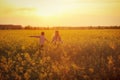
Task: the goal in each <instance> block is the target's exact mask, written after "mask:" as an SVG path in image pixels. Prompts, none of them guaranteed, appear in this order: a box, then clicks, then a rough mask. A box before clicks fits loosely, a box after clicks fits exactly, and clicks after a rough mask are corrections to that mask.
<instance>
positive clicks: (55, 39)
mask: <svg viewBox="0 0 120 80" xmlns="http://www.w3.org/2000/svg"><path fill="white" fill-rule="evenodd" d="M52 43H53V44H60V43H63V41H62V39H61V36H60V34H59V31H55V34H54V36H53V38H52Z"/></svg>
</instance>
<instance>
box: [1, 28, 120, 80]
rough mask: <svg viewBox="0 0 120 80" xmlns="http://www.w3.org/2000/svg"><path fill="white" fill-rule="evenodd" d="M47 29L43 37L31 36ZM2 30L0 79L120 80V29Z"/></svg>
mask: <svg viewBox="0 0 120 80" xmlns="http://www.w3.org/2000/svg"><path fill="white" fill-rule="evenodd" d="M41 31H44V32H45V36H46V38H47V39H48V40H49V42H46V43H45V45H44V47H43V49H40V46H39V44H40V43H39V39H38V38H31V37H29V36H34V35H40V33H41ZM59 32H60V35H61V37H62V40H63V43H62V44H59V45H54V44H52V43H50V42H51V39H52V36H53V33H54V30H0V80H120V30H117V29H116V30H115V29H91V30H59Z"/></svg>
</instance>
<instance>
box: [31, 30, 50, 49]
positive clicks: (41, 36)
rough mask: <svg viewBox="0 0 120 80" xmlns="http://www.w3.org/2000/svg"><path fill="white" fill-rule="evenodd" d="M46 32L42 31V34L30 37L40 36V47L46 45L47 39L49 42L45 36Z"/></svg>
mask: <svg viewBox="0 0 120 80" xmlns="http://www.w3.org/2000/svg"><path fill="white" fill-rule="evenodd" d="M44 35H45V33H44V32H41V35H40V36H30V37H35V38H40V47H41V48H42V47H43V46H44V43H45V41H47V42H48V40H47V39H46V38H45V36H44Z"/></svg>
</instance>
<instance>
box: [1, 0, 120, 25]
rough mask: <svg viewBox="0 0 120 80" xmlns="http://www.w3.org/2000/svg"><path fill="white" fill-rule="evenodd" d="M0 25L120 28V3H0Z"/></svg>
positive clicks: (82, 0) (73, 0)
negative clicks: (115, 26)
mask: <svg viewBox="0 0 120 80" xmlns="http://www.w3.org/2000/svg"><path fill="white" fill-rule="evenodd" d="M0 24H15V25H18V24H19V25H23V26H27V25H31V26H44V27H46V26H51V27H52V26H114V25H117V26H119V25H120V0H0Z"/></svg>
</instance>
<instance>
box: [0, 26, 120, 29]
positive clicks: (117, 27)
mask: <svg viewBox="0 0 120 80" xmlns="http://www.w3.org/2000/svg"><path fill="white" fill-rule="evenodd" d="M9 29H12V30H16V29H17V30H21V29H23V30H24V29H25V30H52V29H63V30H66V29H69V30H72V29H120V26H84V27H81V26H77V27H71V26H56V27H34V26H30V25H28V26H24V27H23V26H22V25H0V30H9Z"/></svg>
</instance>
